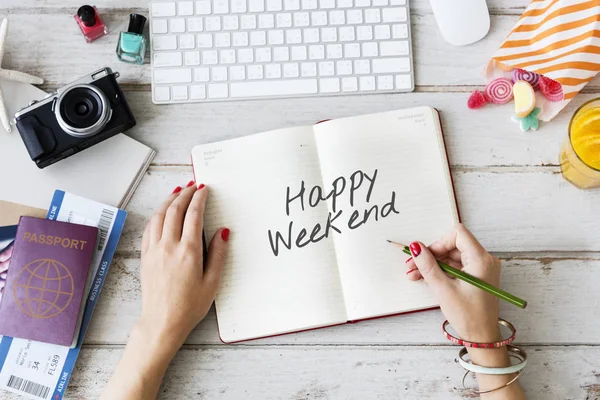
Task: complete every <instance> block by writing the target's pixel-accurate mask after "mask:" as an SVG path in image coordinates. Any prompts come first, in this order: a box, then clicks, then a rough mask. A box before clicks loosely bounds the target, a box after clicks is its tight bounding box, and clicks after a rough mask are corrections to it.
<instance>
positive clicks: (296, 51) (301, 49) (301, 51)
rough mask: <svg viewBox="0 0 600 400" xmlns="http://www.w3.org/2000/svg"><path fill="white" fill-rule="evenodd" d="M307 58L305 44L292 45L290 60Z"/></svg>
mask: <svg viewBox="0 0 600 400" xmlns="http://www.w3.org/2000/svg"><path fill="white" fill-rule="evenodd" d="M306 58H307V52H306V46H292V60H294V61H304V60H306Z"/></svg>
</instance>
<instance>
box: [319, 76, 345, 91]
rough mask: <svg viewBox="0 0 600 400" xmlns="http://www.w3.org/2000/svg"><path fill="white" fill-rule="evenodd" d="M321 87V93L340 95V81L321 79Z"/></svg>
mask: <svg viewBox="0 0 600 400" xmlns="http://www.w3.org/2000/svg"><path fill="white" fill-rule="evenodd" d="M319 87H320V88H321V93H338V92H339V91H340V79H339V78H325V79H319Z"/></svg>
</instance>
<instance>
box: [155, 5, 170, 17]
mask: <svg viewBox="0 0 600 400" xmlns="http://www.w3.org/2000/svg"><path fill="white" fill-rule="evenodd" d="M152 16H153V17H174V16H175V3H172V2H168V3H166V2H165V3H152Z"/></svg>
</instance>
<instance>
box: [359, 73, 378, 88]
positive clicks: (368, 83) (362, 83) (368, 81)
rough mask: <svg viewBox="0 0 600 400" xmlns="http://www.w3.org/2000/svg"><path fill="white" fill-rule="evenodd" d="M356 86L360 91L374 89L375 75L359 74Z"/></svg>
mask: <svg viewBox="0 0 600 400" xmlns="http://www.w3.org/2000/svg"><path fill="white" fill-rule="evenodd" d="M358 84H359V85H358V86H359V88H360V90H361V91H371V90H375V77H374V76H361V77H360V78H359V80H358Z"/></svg>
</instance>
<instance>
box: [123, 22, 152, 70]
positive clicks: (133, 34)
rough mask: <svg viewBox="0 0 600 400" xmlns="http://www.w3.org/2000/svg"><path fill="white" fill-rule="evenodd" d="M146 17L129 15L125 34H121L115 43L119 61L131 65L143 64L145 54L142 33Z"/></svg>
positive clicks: (144, 40)
mask: <svg viewBox="0 0 600 400" xmlns="http://www.w3.org/2000/svg"><path fill="white" fill-rule="evenodd" d="M144 24H146V17H144V16H143V15H140V14H131V15H130V16H129V27H128V28H127V32H121V34H120V35H119V43H117V57H119V60H121V61H124V62H127V63H132V64H143V63H144V55H145V54H146V39H145V38H144V35H143V33H142V32H144Z"/></svg>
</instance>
